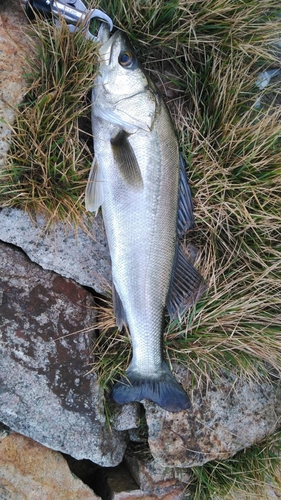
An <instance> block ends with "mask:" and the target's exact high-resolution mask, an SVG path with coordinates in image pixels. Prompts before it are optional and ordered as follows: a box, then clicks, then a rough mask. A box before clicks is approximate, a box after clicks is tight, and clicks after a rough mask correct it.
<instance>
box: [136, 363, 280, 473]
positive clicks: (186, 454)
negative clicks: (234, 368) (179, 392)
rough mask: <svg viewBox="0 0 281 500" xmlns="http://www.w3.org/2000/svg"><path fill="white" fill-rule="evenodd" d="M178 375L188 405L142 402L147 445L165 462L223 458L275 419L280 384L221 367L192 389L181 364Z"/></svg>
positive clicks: (187, 464) (188, 464) (256, 438)
mask: <svg viewBox="0 0 281 500" xmlns="http://www.w3.org/2000/svg"><path fill="white" fill-rule="evenodd" d="M177 378H178V380H179V381H180V382H181V383H182V384H183V386H184V388H185V389H186V391H187V393H188V394H189V395H190V396H191V399H192V408H191V409H190V410H186V411H182V412H179V413H169V412H167V411H165V410H162V409H161V408H159V407H157V406H156V405H155V404H153V403H151V402H148V401H145V402H144V406H145V409H146V419H147V425H148V432H149V439H148V442H149V447H150V451H151V453H152V455H153V457H154V459H155V460H156V462H157V463H158V464H161V465H162V466H164V467H165V466H168V467H171V466H174V467H194V466H197V465H203V464H204V463H206V462H209V461H210V460H225V459H227V458H229V457H231V456H233V455H234V454H235V453H237V452H238V451H239V450H241V449H244V448H248V447H250V446H251V445H252V444H254V443H257V442H259V441H261V440H262V439H263V438H265V437H266V436H267V435H268V434H271V433H272V432H273V431H274V430H275V429H276V427H277V425H278V422H279V419H280V415H281V398H280V389H276V388H275V386H274V385H273V384H270V383H269V382H266V381H265V382H264V383H260V382H259V383H258V382H254V381H250V380H248V379H243V378H242V377H235V376H234V375H233V376H232V375H231V374H228V375H227V374H226V373H225V372H222V373H221V376H220V379H217V380H215V381H210V382H208V385H207V387H205V388H199V389H195V390H193V391H192V390H191V387H190V386H191V384H189V382H188V376H187V373H186V372H185V371H184V370H181V371H180V370H178V375H177ZM188 385H189V387H188Z"/></svg>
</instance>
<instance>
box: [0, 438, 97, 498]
mask: <svg viewBox="0 0 281 500" xmlns="http://www.w3.org/2000/svg"><path fill="white" fill-rule="evenodd" d="M0 498H1V499H3V500H4V499H5V500H53V499H56V500H66V499H67V500H80V499H83V500H98V499H100V497H98V496H97V495H95V493H94V492H93V491H92V490H91V489H90V488H89V487H88V486H86V485H85V484H84V483H82V481H80V479H78V478H76V477H75V476H74V475H73V474H71V472H70V470H69V467H68V465H67V462H66V460H65V459H64V458H63V456H62V455H61V454H60V453H58V452H55V451H53V450H49V449H48V448H45V447H43V446H41V445H40V444H38V443H35V442H34V441H32V440H31V439H29V438H26V437H24V436H21V435H19V434H15V433H13V434H10V435H9V436H7V437H5V438H2V439H1V442H0Z"/></svg>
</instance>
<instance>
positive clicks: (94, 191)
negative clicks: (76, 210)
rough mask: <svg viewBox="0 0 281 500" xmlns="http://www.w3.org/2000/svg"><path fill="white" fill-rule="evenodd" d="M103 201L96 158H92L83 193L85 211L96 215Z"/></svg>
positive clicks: (101, 184) (100, 174)
mask: <svg viewBox="0 0 281 500" xmlns="http://www.w3.org/2000/svg"><path fill="white" fill-rule="evenodd" d="M103 200H104V191H103V178H102V173H101V169H100V168H99V166H98V162H97V160H96V158H94V159H93V163H92V167H91V170H90V174H89V178H88V182H87V186H86V192H85V205H86V210H89V212H96V214H97V212H98V209H99V207H100V206H101V205H102V203H103Z"/></svg>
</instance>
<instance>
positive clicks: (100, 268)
mask: <svg viewBox="0 0 281 500" xmlns="http://www.w3.org/2000/svg"><path fill="white" fill-rule="evenodd" d="M84 227H85V230H84V231H83V230H82V229H81V227H80V228H75V227H73V226H69V225H65V224H63V223H62V222H58V223H56V224H55V225H52V226H51V227H50V228H48V226H47V222H46V220H45V219H44V218H43V217H42V216H41V217H40V216H38V217H37V218H36V220H35V219H34V220H33V219H31V217H30V216H29V214H28V213H25V212H23V211H22V210H19V209H13V208H4V209H3V210H2V211H0V240H2V241H4V242H6V243H12V244H13V245H16V246H18V247H20V248H22V249H23V250H24V251H25V253H26V254H27V255H28V256H29V258H30V259H31V260H32V261H33V262H36V263H37V264H39V265H40V266H41V267H43V269H49V270H52V271H55V272H57V273H59V274H60V275H61V276H64V277H65V278H71V279H74V280H75V281H76V282H77V283H80V285H84V286H88V287H91V288H93V289H94V290H96V292H98V293H101V294H106V293H108V292H109V290H110V288H111V280H112V278H111V265H110V256H109V250H108V246H107V240H106V236H105V232H104V228H103V222H102V218H101V217H100V216H99V215H98V216H97V217H89V219H87V218H84Z"/></svg>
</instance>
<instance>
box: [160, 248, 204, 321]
mask: <svg viewBox="0 0 281 500" xmlns="http://www.w3.org/2000/svg"><path fill="white" fill-rule="evenodd" d="M206 288H207V286H206V282H205V280H204V278H203V277H202V276H201V274H200V273H199V272H198V271H197V270H196V269H195V268H194V267H193V265H192V264H191V263H190V262H189V260H188V258H187V257H186V255H185V254H184V252H183V249H182V247H181V246H179V247H178V250H177V252H176V258H175V264H174V271H173V275H172V280H171V285H170V292H169V295H168V300H167V309H168V313H169V315H170V318H171V320H173V319H175V318H177V317H179V318H180V317H181V316H182V315H183V314H184V313H185V311H186V310H187V309H188V308H189V307H191V306H192V305H193V304H195V302H196V301H197V300H198V299H199V298H200V297H201V295H202V293H203V292H204V291H205V290H206Z"/></svg>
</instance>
